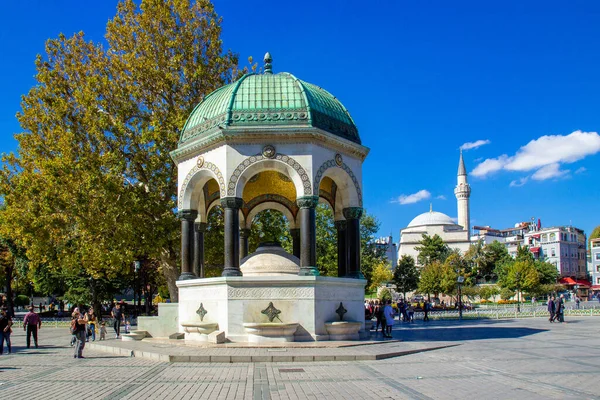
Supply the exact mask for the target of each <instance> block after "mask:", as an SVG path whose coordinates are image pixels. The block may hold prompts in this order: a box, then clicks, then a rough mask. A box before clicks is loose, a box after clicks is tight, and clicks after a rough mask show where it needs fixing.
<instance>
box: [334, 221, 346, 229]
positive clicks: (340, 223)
mask: <svg viewBox="0 0 600 400" xmlns="http://www.w3.org/2000/svg"><path fill="white" fill-rule="evenodd" d="M333 224H334V225H335V229H337V230H338V231H345V230H346V221H345V220H343V219H342V220H339V221H335V222H334V223H333Z"/></svg>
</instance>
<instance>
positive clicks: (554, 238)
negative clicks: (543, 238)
mask: <svg viewBox="0 0 600 400" xmlns="http://www.w3.org/2000/svg"><path fill="white" fill-rule="evenodd" d="M555 240H556V233H551V234H550V241H551V242H554V241H555Z"/></svg>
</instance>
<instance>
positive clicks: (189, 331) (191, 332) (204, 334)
mask: <svg viewBox="0 0 600 400" xmlns="http://www.w3.org/2000/svg"><path fill="white" fill-rule="evenodd" d="M181 326H182V327H183V331H184V332H185V338H186V340H196V341H200V342H207V341H208V334H209V333H212V332H214V331H216V330H217V329H218V327H219V324H217V323H216V322H201V321H184V322H182V323H181Z"/></svg>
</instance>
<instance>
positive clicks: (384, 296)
mask: <svg viewBox="0 0 600 400" xmlns="http://www.w3.org/2000/svg"><path fill="white" fill-rule="evenodd" d="M377 297H378V298H379V299H380V300H383V301H388V300H392V292H390V289H388V288H386V287H384V288H381V289H380V290H379V291H378V292H377Z"/></svg>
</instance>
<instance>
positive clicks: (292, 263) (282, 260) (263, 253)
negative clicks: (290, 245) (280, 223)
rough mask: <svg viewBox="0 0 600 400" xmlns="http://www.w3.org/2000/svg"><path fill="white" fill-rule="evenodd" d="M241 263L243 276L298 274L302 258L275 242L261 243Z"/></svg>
mask: <svg viewBox="0 0 600 400" xmlns="http://www.w3.org/2000/svg"><path fill="white" fill-rule="evenodd" d="M241 264H242V265H241V266H240V270H241V271H242V275H243V276H265V275H298V271H300V259H299V258H298V257H295V256H293V255H291V254H290V253H288V252H287V251H285V250H284V249H283V248H282V247H281V245H280V244H279V243H274V242H269V243H261V244H260V245H259V246H258V248H257V249H256V251H255V252H254V253H252V254H250V255H249V256H246V257H244V258H243V259H242V261H241Z"/></svg>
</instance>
